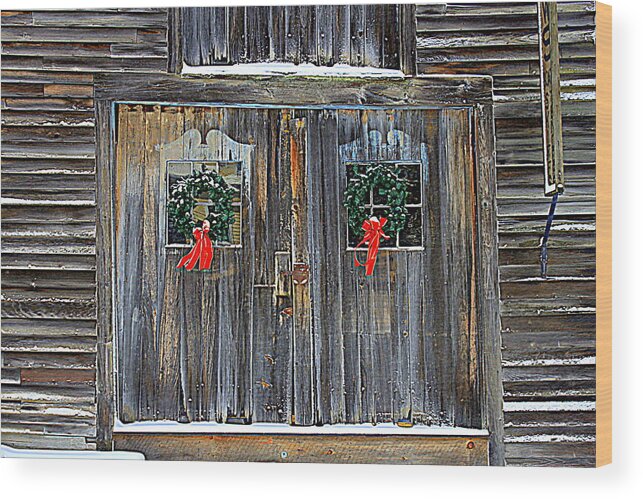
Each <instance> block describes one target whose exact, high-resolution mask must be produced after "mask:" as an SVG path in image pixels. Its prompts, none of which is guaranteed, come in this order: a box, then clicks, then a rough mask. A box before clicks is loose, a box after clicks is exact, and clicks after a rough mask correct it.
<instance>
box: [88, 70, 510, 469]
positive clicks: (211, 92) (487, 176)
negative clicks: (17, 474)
mask: <svg viewBox="0 0 643 499" xmlns="http://www.w3.org/2000/svg"><path fill="white" fill-rule="evenodd" d="M94 97H95V113H96V181H97V211H98V216H97V226H96V253H97V254H96V261H97V264H96V266H97V283H98V286H97V335H98V349H97V382H96V390H97V394H96V396H97V437H96V439H97V447H98V448H99V449H104V450H111V449H113V448H114V440H113V428H114V422H115V377H114V358H113V355H114V348H113V345H114V343H113V337H114V332H113V327H114V310H113V308H114V306H115V296H114V293H115V288H114V286H113V269H114V263H113V255H114V243H115V241H114V240H113V235H114V234H113V227H114V198H113V192H114V189H113V187H114V168H113V164H114V147H113V145H114V143H115V133H116V130H115V126H114V121H113V120H114V118H115V105H116V104H118V103H138V104H150V105H151V104H168V105H170V104H171V105H182V106H190V105H199V106H204V105H207V106H213V107H217V106H218V107H225V106H230V107H232V106H234V107H245V106H247V107H252V108H262V107H264V108H265V107H279V108H284V107H299V108H308V109H324V108H326V109H327V108H357V109H359V108H365V107H368V108H384V109H418V108H436V109H443V108H460V109H468V110H470V112H471V116H472V134H473V139H474V140H473V147H474V154H475V159H476V162H475V163H476V164H475V169H476V171H475V180H476V182H475V193H474V196H475V200H474V201H475V210H474V214H473V215H474V216H475V220H476V224H475V225H476V226H475V227H474V229H475V231H476V235H477V239H476V247H475V248H474V250H475V253H476V259H477V260H476V293H475V300H476V303H475V306H476V310H477V326H478V335H479V341H480V351H481V355H482V359H481V362H480V365H481V372H480V380H481V383H482V387H481V393H482V397H481V406H482V424H483V427H484V428H487V429H488V430H489V433H490V436H489V456H488V457H489V464H492V465H503V464H504V446H503V437H504V432H503V412H502V378H501V352H500V344H501V339H500V329H501V328H500V310H499V308H500V306H499V303H500V302H499V296H500V293H499V274H498V233H497V223H496V217H497V211H496V171H495V144H494V128H493V102H492V79H491V77H488V76H466V77H460V76H453V77H450V76H438V77H404V78H402V77H400V78H353V79H350V78H328V77H281V76H279V77H275V76H270V77H238V76H235V77H224V78H221V77H220V78H217V79H196V78H195V79H189V78H181V77H179V76H174V75H142V74H141V75H138V74H132V75H98V76H96V79H95V89H94ZM105 284H108V285H105ZM233 436H234V435H233ZM319 438H322V437H319ZM368 438H378V437H375V436H371V437H368ZM384 438H386V436H384ZM413 442H415V444H414V443H413ZM408 445H409V446H412V445H417V440H413V439H411V440H409V444H408ZM467 445H468V444H467ZM259 454H260V452H259V450H257V458H258V459H259ZM245 458H247V459H252V452H250V456H248V455H245ZM374 461H375V460H373V462H374ZM454 464H458V463H457V462H455V463H454ZM462 464H465V463H462Z"/></svg>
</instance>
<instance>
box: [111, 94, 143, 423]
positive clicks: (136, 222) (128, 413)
mask: <svg viewBox="0 0 643 499" xmlns="http://www.w3.org/2000/svg"><path fill="white" fill-rule="evenodd" d="M120 130H121V132H124V133H126V134H127V135H126V136H127V138H128V140H127V141H123V142H124V144H123V147H122V148H119V153H120V154H121V155H122V156H121V159H120V161H122V162H123V163H122V164H123V168H119V169H118V170H119V171H120V172H121V173H122V174H123V175H124V176H123V177H121V178H119V179H118V180H117V182H119V183H122V186H123V188H122V190H121V191H119V194H120V196H121V197H120V199H118V200H117V203H119V204H120V206H121V207H120V209H119V218H120V220H119V229H120V230H121V232H120V233H119V234H118V243H117V248H118V253H117V260H116V262H117V269H118V271H117V275H116V280H117V283H118V285H119V286H118V296H119V297H120V298H121V300H120V303H119V305H118V306H117V311H118V313H119V314H120V317H119V319H120V320H119V323H118V326H117V328H118V334H119V371H118V375H119V387H120V391H119V395H120V417H121V420H122V421H123V422H133V421H136V419H137V417H138V414H139V411H138V406H139V400H140V388H141V369H140V367H141V366H140V359H141V347H142V342H141V327H142V321H143V320H144V319H143V316H142V310H141V308H140V307H141V304H140V292H141V284H142V278H141V277H142V275H141V266H142V252H143V247H142V243H143V231H142V227H143V223H142V218H143V197H142V196H140V195H139V194H138V189H139V188H140V186H141V185H142V184H143V182H144V171H143V170H144V164H145V148H144V147H140V145H141V144H145V113H144V112H143V106H141V105H137V106H133V107H131V108H130V109H129V111H128V112H127V124H126V128H125V129H120ZM125 255H129V256H128V257H126V256H125Z"/></svg>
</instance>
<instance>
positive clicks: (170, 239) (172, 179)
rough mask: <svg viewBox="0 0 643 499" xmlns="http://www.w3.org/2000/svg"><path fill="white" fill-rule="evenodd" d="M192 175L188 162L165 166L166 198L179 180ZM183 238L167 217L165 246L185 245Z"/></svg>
mask: <svg viewBox="0 0 643 499" xmlns="http://www.w3.org/2000/svg"><path fill="white" fill-rule="evenodd" d="M190 173H192V163H190V162H171V163H168V164H167V189H168V196H169V193H170V188H171V187H172V186H173V185H174V184H176V182H178V180H179V179H181V178H183V177H187V176H188V175H190ZM186 243H187V241H186V239H185V237H183V235H182V234H181V233H180V232H179V231H178V230H177V229H176V227H175V226H174V224H173V223H172V221H171V220H170V217H167V244H186Z"/></svg>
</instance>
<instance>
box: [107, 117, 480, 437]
mask: <svg viewBox="0 0 643 499" xmlns="http://www.w3.org/2000/svg"><path fill="white" fill-rule="evenodd" d="M472 129H473V127H472V110H471V108H444V109H428V108H414V109H405V108H391V109H385V108H378V107H372V108H366V107H363V108H356V107H353V108H348V107H347V108H341V107H335V108H332V109H319V108H313V107H309V108H287V107H284V108H279V107H276V106H273V107H254V108H252V107H235V106H229V107H208V106H205V105H202V106H197V107H195V106H173V105H160V104H159V105H152V104H145V105H143V104H118V105H116V106H115V140H116V142H115V152H114V154H115V166H116V167H115V173H114V175H115V178H114V186H115V189H114V193H113V194H114V227H115V239H114V262H115V263H114V272H115V276H114V277H115V279H114V282H115V286H116V293H115V296H116V307H115V325H116V326H115V332H116V371H117V390H116V393H117V417H118V418H119V420H120V421H121V422H122V423H132V422H139V421H168V420H169V421H175V422H184V423H188V422H199V421H210V422H216V423H238V424H253V423H264V422H270V423H283V424H289V425H303V426H312V425H324V424H356V423H374V424H381V423H396V424H398V425H400V426H410V425H418V424H423V425H429V426H437V425H439V426H453V427H467V428H481V427H482V426H483V423H482V415H481V398H482V394H481V383H480V365H479V364H480V362H479V361H478V358H479V337H478V330H477V324H476V305H475V303H476V292H477V291H476V289H477V287H476V275H477V274H476V254H475V253H476V250H475V248H476V244H475V243H476V237H477V236H476V229H475V228H476V223H475V217H476V201H475V195H474V192H475V188H476V187H475V183H476V176H475V153H474V138H473V132H472ZM373 162H390V163H392V164H395V165H396V167H399V168H400V169H401V170H402V171H403V172H404V175H405V176H406V177H407V179H408V181H409V186H410V188H409V197H408V199H407V201H408V210H409V222H408V223H407V227H406V228H405V229H404V230H403V231H401V232H400V234H399V235H398V236H397V237H393V238H392V239H391V240H390V241H388V242H387V243H386V244H384V245H383V247H382V249H381V250H380V253H379V256H378V260H377V264H376V267H375V272H374V275H373V276H372V277H366V276H365V275H364V269H363V268H356V267H355V266H354V264H353V254H354V250H353V249H352V248H353V247H354V246H355V244H356V242H357V241H356V240H355V237H354V236H353V235H351V234H350V233H349V231H348V227H347V215H346V210H345V208H344V207H343V205H342V202H343V193H344V189H345V187H346V184H347V182H349V181H350V178H351V175H354V174H355V173H354V172H355V171H358V170H359V168H361V167H365V166H366V165H368V164H369V163H373ZM355 168H357V170H355ZM195 169H214V170H216V171H218V172H219V173H220V174H221V175H222V176H223V177H224V178H225V179H226V180H227V181H228V183H229V184H230V185H231V186H233V187H234V188H235V189H236V193H237V194H236V195H235V199H234V207H235V219H236V221H235V224H234V225H233V227H232V229H231V230H232V234H231V240H230V243H229V244H225V245H220V246H217V247H215V250H214V261H213V264H212V269H211V271H210V272H187V271H185V270H178V269H177V268H176V266H177V263H178V261H179V259H180V258H181V257H182V256H183V255H184V254H185V253H187V251H188V249H189V248H188V247H187V246H186V245H185V241H182V240H181V239H180V237H177V234H176V231H175V230H174V229H173V227H172V226H171V223H170V221H169V219H168V216H167V212H166V204H167V197H168V188H169V186H170V185H171V184H172V182H174V181H176V179H177V178H179V177H181V176H184V175H188V174H189V173H190V172H191V171H194V170H195ZM384 204H385V202H384V201H383V200H382V199H381V196H379V195H378V193H377V192H375V193H373V195H372V197H371V199H370V201H369V206H368V208H369V209H370V210H371V211H372V212H373V213H374V214H379V213H380V212H382V210H384V209H385V208H384V206H383V205H384ZM199 208H200V209H202V210H207V206H202V207H199ZM195 211H196V209H195ZM195 217H196V214H195ZM364 255H365V254H364V253H359V257H360V258H361V259H362V260H363V259H364V258H365V256H364Z"/></svg>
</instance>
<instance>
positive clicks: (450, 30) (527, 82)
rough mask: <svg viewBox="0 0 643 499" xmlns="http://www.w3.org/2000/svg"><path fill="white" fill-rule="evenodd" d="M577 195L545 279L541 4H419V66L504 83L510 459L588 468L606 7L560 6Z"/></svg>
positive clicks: (499, 132)
mask: <svg viewBox="0 0 643 499" xmlns="http://www.w3.org/2000/svg"><path fill="white" fill-rule="evenodd" d="M558 12H559V39H560V47H561V98H562V113H563V142H564V162H565V175H566V190H565V193H564V195H562V196H561V197H560V202H559V205H558V208H557V216H556V219H555V222H554V225H553V228H552V235H551V239H550V243H549V247H550V249H549V271H548V275H549V276H550V279H549V280H547V281H545V280H543V279H541V278H540V265H539V254H540V250H539V242H540V237H541V236H542V234H543V229H544V224H545V220H546V216H547V211H548V209H549V199H548V198H545V197H544V196H543V164H542V161H543V156H542V147H543V141H542V126H541V110H540V106H541V103H540V83H539V53H538V36H537V33H538V32H537V27H538V20H537V14H536V4H535V3H515V4H511V3H502V4H501V3H497V4H434V5H421V6H418V7H417V35H418V50H417V61H418V70H419V72H420V73H424V74H444V73H448V74H463V73H465V74H467V73H470V74H481V73H482V74H490V75H492V76H493V77H494V107H495V127H496V146H497V166H498V172H497V178H498V212H499V217H498V219H499V262H500V277H501V299H502V327H503V331H502V335H503V341H502V343H503V380H504V400H505V425H506V428H505V432H506V438H505V442H506V460H507V463H508V464H510V465H512V464H513V465H535V466H539V465H556V466H587V465H591V464H593V463H594V454H595V445H594V440H595V439H594V434H595V418H594V401H595V395H596V393H595V365H594V361H595V326H596V322H595V306H596V301H595V284H596V282H595V277H594V276H595V271H596V265H595V261H596V260H595V252H596V246H595V220H596V217H595V213H596V211H595V185H596V172H595V161H596V160H595V146H596V141H595V131H596V125H595V117H596V105H595V81H596V80H595V45H594V37H595V8H594V3H593V2H571V3H559V4H558Z"/></svg>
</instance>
